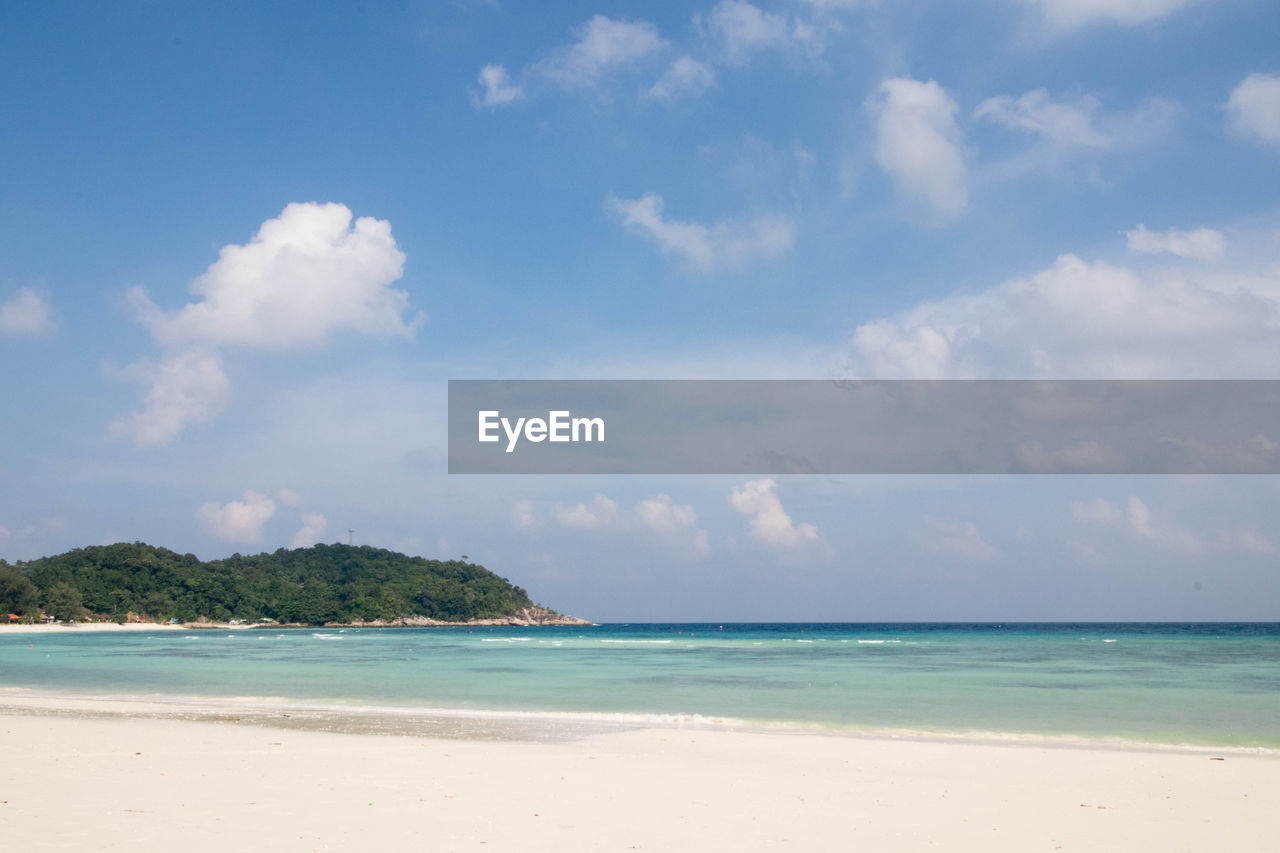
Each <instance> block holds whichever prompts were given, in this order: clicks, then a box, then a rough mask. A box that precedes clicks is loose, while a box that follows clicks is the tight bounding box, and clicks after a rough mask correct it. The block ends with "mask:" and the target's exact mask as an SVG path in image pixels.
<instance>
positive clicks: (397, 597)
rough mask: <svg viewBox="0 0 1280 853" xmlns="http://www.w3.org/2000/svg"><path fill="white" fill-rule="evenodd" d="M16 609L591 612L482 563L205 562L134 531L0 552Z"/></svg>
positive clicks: (352, 619)
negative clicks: (51, 549) (134, 536)
mask: <svg viewBox="0 0 1280 853" xmlns="http://www.w3.org/2000/svg"><path fill="white" fill-rule="evenodd" d="M5 613H7V614H12V615H13V616H16V617H18V619H21V620H23V621H31V620H36V619H41V618H53V619H57V620H60V621H75V620H80V619H97V620H103V619H106V620H113V621H116V622H125V621H135V622H136V621H142V622H169V621H175V620H176V621H178V622H182V623H199V622H215V623H227V622H232V621H235V622H245V623H254V622H274V623H278V624H302V625H324V624H333V623H341V624H368V623H373V624H430V622H429V621H428V620H430V621H431V622H475V621H482V620H493V621H495V622H513V623H517V624H547V623H552V624H554V623H557V622H560V623H574V624H577V623H579V622H580V620H576V619H572V617H562V616H561V615H560V614H558V613H556V612H555V611H553V610H549V609H547V608H543V607H541V606H538V605H534V603H533V602H532V601H531V600H530V598H529V595H528V593H527V592H525V591H524V590H523V589H521V588H520V587H518V586H514V585H512V584H511V583H509V582H508V581H507V580H506V579H505V578H502V577H499V576H498V575H496V574H494V573H493V572H491V571H489V570H488V569H486V568H484V567H483V566H479V565H476V564H474V563H468V562H465V561H462V560H443V561H442V560H428V559H425V558H422V557H410V556H407V555H405V554H399V553H396V552H394V551H388V550H386V549H383V548H372V547H369V546H351V545H340V544H335V545H315V546H312V547H310V548H295V549H292V550H289V549H284V548H281V549H279V550H277V551H272V552H270V553H262V554H255V555H252V556H245V555H242V554H233V555H232V556H230V557H227V558H226V559H223V560H211V561H204V560H201V559H199V558H198V557H196V555H195V554H179V553H177V552H175V551H170V550H169V549H167V548H158V547H155V546H153V545H147V544H145V543H142V542H134V543H132V544H127V543H119V544H115V545H101V546H92V547H88V548H77V549H75V550H73V551H68V552H66V553H65V554H58V555H55V556H52V557H41V558H39V559H35V560H27V561H19V562H17V563H14V564H12V565H11V564H9V563H7V562H5V561H4V560H0V618H4V617H3V615H2V614H5ZM10 619H11V621H12V617H10Z"/></svg>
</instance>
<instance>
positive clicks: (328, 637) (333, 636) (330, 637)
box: [311, 634, 342, 640]
mask: <svg viewBox="0 0 1280 853" xmlns="http://www.w3.org/2000/svg"><path fill="white" fill-rule="evenodd" d="M311 636H313V637H315V638H316V639H317V640H341V639H342V638H341V637H339V636H338V635H337V634H312V635H311Z"/></svg>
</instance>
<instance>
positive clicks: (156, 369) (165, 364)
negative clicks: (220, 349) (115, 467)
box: [111, 349, 231, 445]
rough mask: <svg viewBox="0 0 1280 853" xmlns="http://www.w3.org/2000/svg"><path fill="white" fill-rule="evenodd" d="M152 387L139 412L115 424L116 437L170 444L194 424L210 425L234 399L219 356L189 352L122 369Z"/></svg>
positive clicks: (150, 443)
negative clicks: (208, 423) (207, 423)
mask: <svg viewBox="0 0 1280 853" xmlns="http://www.w3.org/2000/svg"><path fill="white" fill-rule="evenodd" d="M121 375H122V377H123V378H126V379H132V380H134V381H137V382H140V383H142V384H143V385H145V386H146V387H147V392H146V396H145V397H144V399H143V406H142V409H141V410H140V411H137V412H133V413H132V414H130V415H128V416H127V417H124V418H120V419H118V420H116V421H114V422H113V423H112V424H111V433H112V435H115V436H118V437H129V438H132V439H133V440H134V441H136V442H137V443H138V444H143V445H155V444H165V443H166V442H170V441H173V440H174V439H175V438H177V437H178V436H179V435H180V434H181V433H182V431H183V430H184V429H186V428H187V427H189V426H192V425H194V424H201V423H205V422H207V421H211V420H213V419H214V418H216V417H217V416H218V415H219V414H221V413H222V411H223V409H225V408H226V407H227V403H228V401H229V400H230V399H231V382H230V380H228V379H227V374H226V372H225V371H224V370H223V369H222V359H221V358H219V357H218V355H217V354H216V353H212V352H207V351H202V350H199V349H192V350H185V351H182V352H177V353H173V354H171V355H169V356H166V357H165V358H164V359H162V360H160V361H158V362H153V361H141V362H138V363H136V364H133V365H130V366H129V367H128V368H126V369H125V370H123V371H121Z"/></svg>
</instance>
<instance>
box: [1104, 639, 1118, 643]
mask: <svg viewBox="0 0 1280 853" xmlns="http://www.w3.org/2000/svg"><path fill="white" fill-rule="evenodd" d="M1102 642H1104V643H1114V642H1115V640H1103V641H1102Z"/></svg>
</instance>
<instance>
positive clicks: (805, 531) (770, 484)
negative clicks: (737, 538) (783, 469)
mask: <svg viewBox="0 0 1280 853" xmlns="http://www.w3.org/2000/svg"><path fill="white" fill-rule="evenodd" d="M777 485H778V484H777V483H776V482H775V481H773V480H771V479H764V480H751V481H749V482H746V483H743V484H742V486H741V487H739V488H736V489H734V490H733V491H732V492H730V493H729V506H731V507H733V508H734V510H736V511H737V512H738V514H739V515H742V516H743V517H745V518H747V519H749V521H748V523H747V528H748V535H749V536H750V537H751V539H753V540H755V541H756V542H759V543H760V544H762V545H764V546H766V547H768V548H772V549H775V550H779V551H794V550H797V549H805V548H814V547H825V543H823V541H822V537H821V536H819V535H818V528H817V527H815V526H813V525H812V524H808V523H806V522H801V523H800V524H796V523H794V522H793V521H792V520H791V516H790V515H788V514H787V512H786V510H784V509H783V508H782V501H781V500H779V499H778V495H777V492H776V491H775V490H776V489H777Z"/></svg>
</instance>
